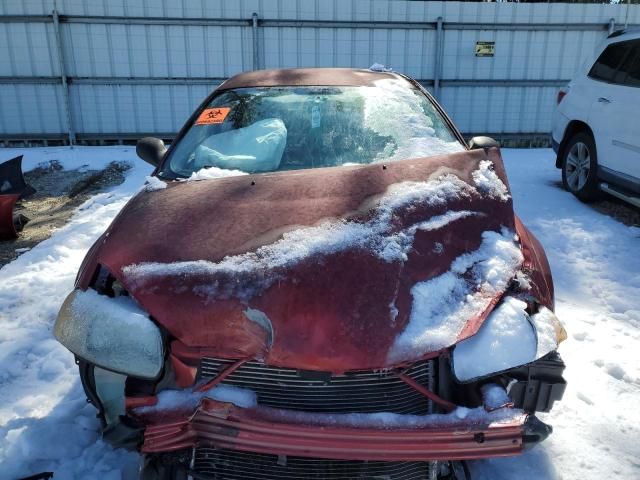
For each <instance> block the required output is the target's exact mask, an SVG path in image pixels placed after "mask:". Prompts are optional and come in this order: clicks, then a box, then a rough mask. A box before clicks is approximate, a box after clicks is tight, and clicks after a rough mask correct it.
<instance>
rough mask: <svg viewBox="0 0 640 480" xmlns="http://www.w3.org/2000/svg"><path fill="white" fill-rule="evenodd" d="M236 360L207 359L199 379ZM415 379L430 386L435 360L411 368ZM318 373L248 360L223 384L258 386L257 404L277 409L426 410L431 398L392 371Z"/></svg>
mask: <svg viewBox="0 0 640 480" xmlns="http://www.w3.org/2000/svg"><path fill="white" fill-rule="evenodd" d="M233 363H234V360H226V359H217V358H203V359H202V361H201V363H200V369H199V378H200V379H203V380H208V379H211V378H214V377H215V376H217V375H218V374H219V373H220V372H221V371H222V370H224V369H225V368H226V367H227V366H229V365H232V364H233ZM406 373H407V375H409V376H410V377H411V378H413V379H414V380H415V381H416V382H418V383H420V384H421V385H424V386H425V387H427V388H432V386H433V381H434V361H432V360H430V361H423V362H419V363H417V364H415V365H414V366H413V367H411V368H410V369H409V370H408V371H407V372H406ZM317 374H318V373H317V372H316V373H315V374H314V373H310V372H304V371H298V370H296V369H291V368H281V367H272V366H268V365H264V364H263V363H259V362H247V363H245V364H243V365H242V366H240V367H239V368H238V369H237V370H236V371H234V372H233V373H232V374H231V375H229V376H228V377H226V378H225V379H224V380H223V382H222V383H223V384H225V385H232V386H236V387H240V388H247V389H250V390H252V391H254V392H255V393H256V395H257V397H258V403H259V404H260V405H265V406H269V407H274V408H283V409H288V410H303V411H310V412H324V413H352V412H361V413H375V412H394V413H403V414H426V413H431V412H432V404H431V401H430V400H428V399H427V398H425V397H424V396H422V395H421V394H420V393H418V392H416V391H415V390H414V389H413V388H411V387H410V386H409V385H407V384H406V383H405V382H403V381H402V380H401V379H399V378H398V377H397V376H396V375H395V374H394V373H393V372H390V371H384V370H382V371H372V370H369V371H355V372H349V373H347V374H343V375H333V376H329V375H328V374H327V376H326V378H325V377H323V378H321V379H318V378H317V376H314V375H317Z"/></svg>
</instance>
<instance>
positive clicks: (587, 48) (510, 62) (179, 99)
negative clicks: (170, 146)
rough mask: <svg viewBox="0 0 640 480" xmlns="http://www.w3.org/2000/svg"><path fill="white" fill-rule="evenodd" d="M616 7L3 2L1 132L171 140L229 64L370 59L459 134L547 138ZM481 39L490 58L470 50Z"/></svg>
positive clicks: (636, 12)
mask: <svg viewBox="0 0 640 480" xmlns="http://www.w3.org/2000/svg"><path fill="white" fill-rule="evenodd" d="M54 8H55V9H57V15H59V26H58V24H56V22H55V21H54V17H56V15H53V14H52V12H53V10H54ZM254 13H255V14H257V21H256V23H255V24H254V23H253V19H252V16H253V15H254ZM439 17H440V18H442V23H439V22H438V18H439ZM625 17H626V19H627V21H628V22H629V24H640V6H638V5H632V6H630V7H627V6H626V5H597V4H589V5H585V4H566V3H564V4H562V3H557V4H541V3H536V4H530V3H529V4H515V3H502V2H500V3H484V2H475V3H473V2H427V1H404V0H278V1H263V0H220V1H215V2H213V1H210V0H189V1H175V0H126V1H118V2H114V1H112V0H57V1H56V2H54V0H4V1H1V2H0V100H1V102H2V103H1V104H0V140H3V139H5V140H7V139H9V140H11V139H23V138H33V139H38V138H54V137H56V136H57V137H58V138H59V139H61V140H64V141H67V139H72V138H74V134H75V133H76V132H77V133H78V136H79V138H81V139H92V138H93V139H109V138H111V139H119V138H125V137H126V138H134V137H135V136H136V135H138V134H143V133H145V134H149V133H157V134H162V135H168V136H170V135H172V134H173V133H175V132H176V131H177V130H178V129H179V128H180V126H181V124H182V123H183V122H184V120H185V119H186V118H187V117H188V115H189V114H190V113H191V112H192V111H193V109H194V108H195V106H196V105H197V104H198V103H199V102H201V101H202V99H203V98H204V97H205V96H206V95H207V93H208V92H209V91H210V90H211V89H212V88H213V87H214V86H215V85H217V84H219V83H220V82H221V81H222V80H223V79H224V78H227V77H229V76H231V75H234V74H236V73H238V72H241V71H247V70H252V69H254V68H257V67H259V68H286V67H314V66H318V67H323V66H327V67H330V66H337V67H360V68H366V67H368V66H370V65H371V64H372V63H374V62H378V63H383V64H386V65H389V66H392V67H393V68H394V69H395V70H397V71H400V72H403V73H406V74H408V75H410V76H412V77H414V78H416V79H418V80H420V81H421V82H422V83H423V84H424V85H426V86H428V88H430V89H432V90H433V92H434V93H435V94H436V95H437V96H438V97H439V99H440V101H441V103H442V104H443V105H444V107H445V108H446V109H447V111H448V112H449V113H450V114H451V116H452V117H453V119H454V121H455V122H456V123H457V124H458V126H459V127H460V129H461V130H462V131H463V132H466V133H483V132H487V133H492V134H498V135H500V134H521V135H530V134H539V135H543V134H546V132H548V131H549V129H550V119H551V113H552V110H553V106H554V102H555V95H556V91H557V88H558V87H559V86H561V85H562V83H563V82H565V81H567V80H568V79H570V78H571V77H572V76H573V74H574V72H575V71H576V69H577V68H578V67H579V66H580V65H581V64H582V63H583V62H584V61H585V59H586V58H588V57H590V56H591V55H592V53H593V51H594V49H595V48H596V45H597V44H598V43H599V42H600V41H601V40H602V39H604V38H605V36H606V33H607V26H608V25H609V23H610V21H611V19H614V22H615V23H616V24H617V26H620V25H621V24H623V23H624V21H625ZM56 32H59V35H56ZM58 36H59V38H60V44H59V45H58V43H57V38H58ZM477 41H490V42H495V55H494V56H493V57H476V56H475V52H474V47H475V43H476V42H477ZM256 46H257V48H256V50H255V51H254V47H256ZM60 54H62V57H63V60H64V61H63V62H61V61H60V58H59V56H60ZM61 65H63V67H64V69H61V68H60V67H61ZM67 84H68V85H67ZM67 97H68V99H69V100H68V102H67ZM67 105H68V106H67ZM67 118H70V120H71V122H70V123H69V122H68V120H67Z"/></svg>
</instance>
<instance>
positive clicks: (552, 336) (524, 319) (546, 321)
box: [453, 297, 566, 382]
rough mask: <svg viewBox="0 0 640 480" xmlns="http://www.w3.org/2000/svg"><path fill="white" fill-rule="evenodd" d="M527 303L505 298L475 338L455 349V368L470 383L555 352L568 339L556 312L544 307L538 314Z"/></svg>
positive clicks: (459, 377) (457, 373)
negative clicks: (530, 311) (531, 311)
mask: <svg viewBox="0 0 640 480" xmlns="http://www.w3.org/2000/svg"><path fill="white" fill-rule="evenodd" d="M526 308H527V304H526V303H525V302H523V301H522V300H518V299H517V298H514V297H505V298H504V300H503V301H502V303H501V304H500V305H498V307H497V308H496V309H495V310H494V311H493V312H491V314H490V315H489V317H487V319H486V320H485V322H484V323H483V324H482V326H481V327H480V330H479V331H478V333H476V334H475V335H474V336H473V337H470V338H468V339H466V340H463V341H462V342H460V343H459V344H458V345H456V347H455V349H454V350H453V371H454V373H455V376H456V378H457V379H458V380H460V381H462V382H466V381H469V380H474V379H477V378H481V377H486V376H488V375H491V374H496V373H500V372H502V371H504V370H509V369H511V368H515V367H519V366H521V365H525V364H527V363H531V362H533V361H534V360H537V359H538V358H541V357H543V356H545V355H546V354H547V353H550V352H552V351H553V350H555V349H556V348H558V345H559V344H560V342H562V341H563V340H565V339H566V332H565V330H564V328H563V327H562V324H561V323H560V321H559V320H558V318H557V317H556V316H555V315H554V313H553V312H552V311H551V310H549V309H547V308H545V307H541V308H540V311H539V312H538V313H536V314H534V315H531V316H530V315H529V314H528V313H527V311H526Z"/></svg>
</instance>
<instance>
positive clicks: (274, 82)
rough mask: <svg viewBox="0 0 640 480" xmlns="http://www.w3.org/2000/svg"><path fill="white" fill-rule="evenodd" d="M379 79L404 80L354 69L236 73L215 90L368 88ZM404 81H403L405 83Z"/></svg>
mask: <svg viewBox="0 0 640 480" xmlns="http://www.w3.org/2000/svg"><path fill="white" fill-rule="evenodd" d="M383 79H403V80H405V79H404V77H402V76H401V75H398V74H397V73H393V72H379V71H373V70H365V69H354V68H286V69H278V70H256V71H253V72H246V73H240V74H238V75H235V76H233V77H231V78H230V79H228V80H227V81H226V82H224V83H223V84H222V85H220V87H218V90H229V89H233V88H245V87H278V86H316V85H318V86H325V85H326V86H355V87H359V86H368V85H373V84H374V82H376V81H378V80H383ZM405 81H406V80H405Z"/></svg>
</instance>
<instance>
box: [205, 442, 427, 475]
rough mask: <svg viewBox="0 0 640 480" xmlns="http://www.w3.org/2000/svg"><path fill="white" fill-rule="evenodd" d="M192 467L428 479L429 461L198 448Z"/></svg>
mask: <svg viewBox="0 0 640 480" xmlns="http://www.w3.org/2000/svg"><path fill="white" fill-rule="evenodd" d="M193 469H194V470H195V471H196V472H198V473H199V474H201V475H202V474H204V475H206V476H210V478H211V479H214V480H247V479H253V480H276V479H278V480H281V479H285V480H286V479H301V478H305V479H322V480H383V479H384V480H429V479H431V478H433V477H432V473H433V471H434V465H433V464H431V463H429V462H377V461H374V462H364V461H352V460H326V459H318V458H304V457H278V456H276V455H267V454H261V453H251V452H240V451H234V450H218V449H214V448H207V447H199V448H197V449H196V450H195V452H194V460H193Z"/></svg>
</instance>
